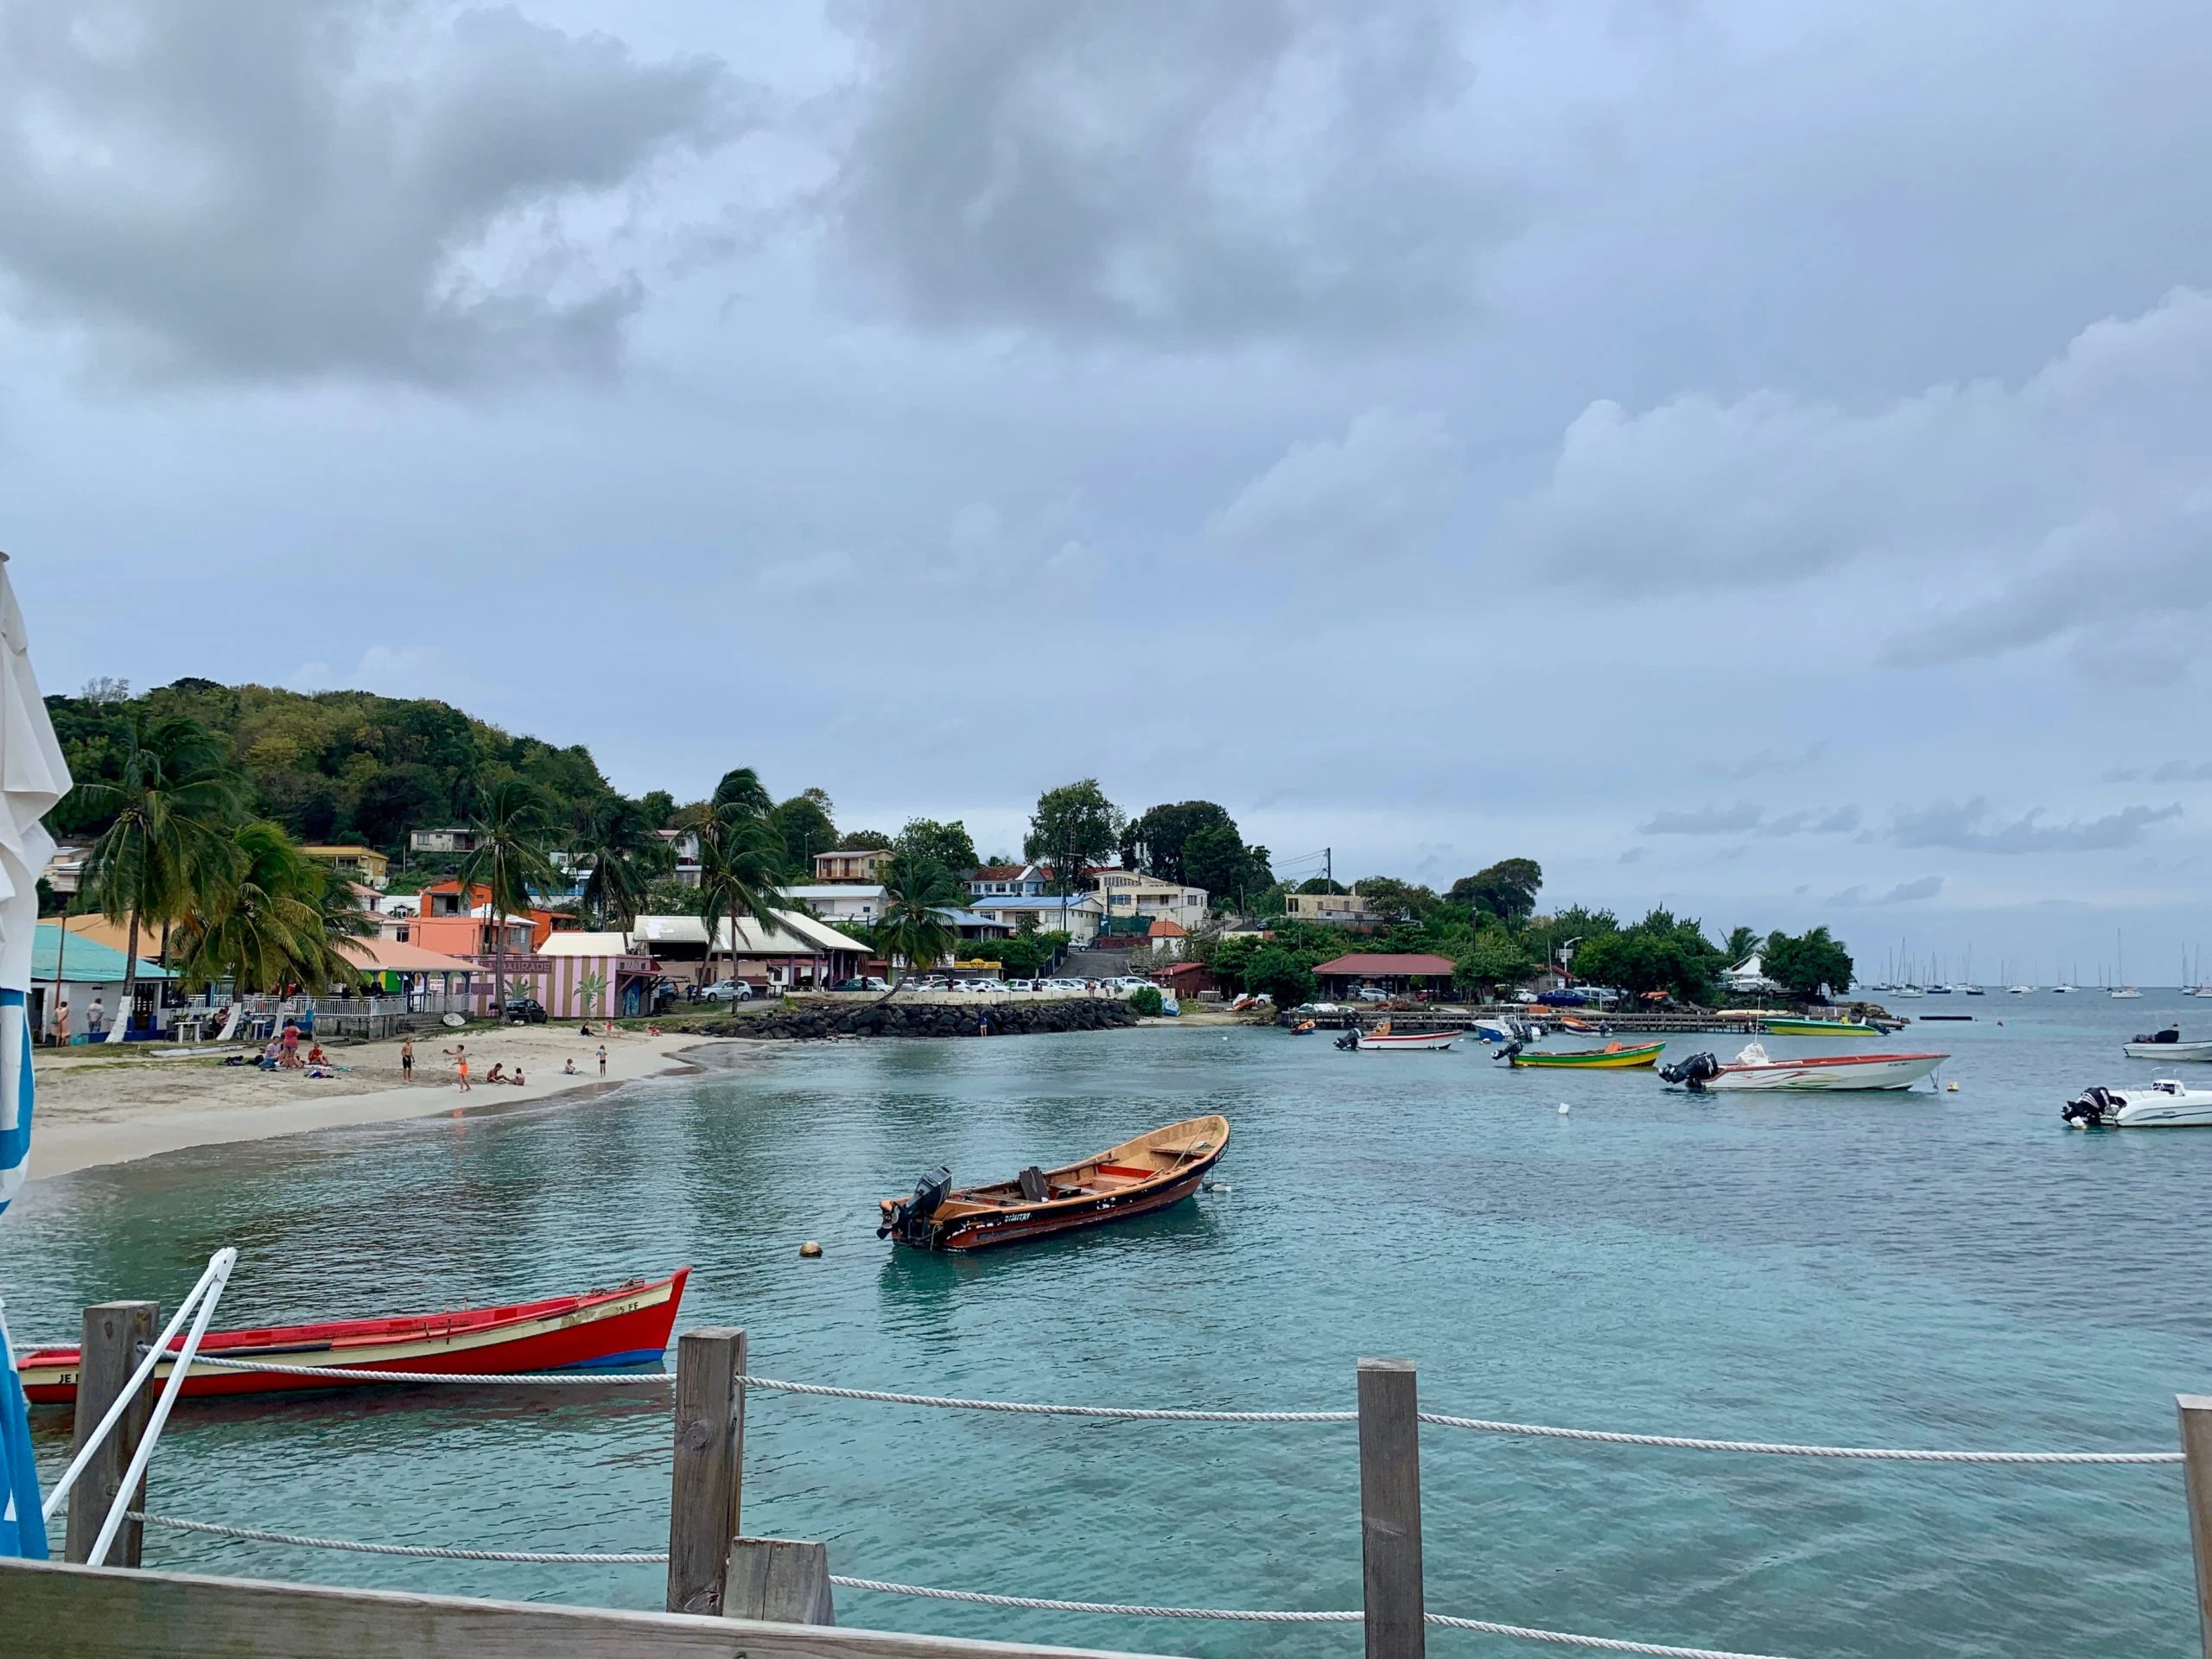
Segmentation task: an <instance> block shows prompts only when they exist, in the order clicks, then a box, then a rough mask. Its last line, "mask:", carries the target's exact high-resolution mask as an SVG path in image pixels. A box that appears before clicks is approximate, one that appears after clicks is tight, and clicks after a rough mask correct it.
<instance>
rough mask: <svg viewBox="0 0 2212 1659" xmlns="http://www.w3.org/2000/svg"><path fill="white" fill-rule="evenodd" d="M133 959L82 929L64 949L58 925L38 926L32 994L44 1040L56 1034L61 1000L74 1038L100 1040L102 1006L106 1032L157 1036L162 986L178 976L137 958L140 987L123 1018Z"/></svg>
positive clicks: (33, 1024) (34, 1018) (32, 1012)
mask: <svg viewBox="0 0 2212 1659" xmlns="http://www.w3.org/2000/svg"><path fill="white" fill-rule="evenodd" d="M129 964H130V958H129V957H126V956H124V954H123V952H122V951H120V950H117V949H116V948H115V947H114V946H113V945H111V944H105V943H104V942H103V941H102V940H100V939H99V938H88V937H86V934H85V933H84V932H83V931H80V930H79V929H78V928H75V927H72V928H71V929H70V930H69V937H68V944H67V948H66V949H65V948H64V945H63V944H62V935H61V928H60V925H59V924H58V923H55V922H51V921H47V922H41V923H39V924H38V931H37V934H36V937H35V938H34V940H33V942H32V945H31V984H30V989H29V1028H30V1030H31V1031H32V1032H33V1033H35V1034H36V1035H37V1036H39V1037H40V1038H43V1039H51V1038H52V1037H53V1036H54V1027H55V1016H56V1014H57V1013H58V1012H59V1009H60V1005H61V1004H62V1003H65V1002H66V1003H67V1004H68V1005H69V1040H70V1041H71V1042H72V1043H83V1042H91V1041H94V1040H96V1039H95V1038H94V1036H93V1033H92V1007H93V1005H94V1004H95V1003H97V1004H99V1009H100V1012H101V1014H102V1016H103V1019H102V1026H103V1030H102V1032H101V1033H100V1034H101V1035H102V1036H105V1035H107V1034H108V1033H112V1032H118V1031H121V1032H123V1033H125V1036H126V1039H130V1038H151V1037H154V1036H156V1035H157V1034H158V1025H159V1009H160V1006H161V989H162V985H163V984H164V983H165V982H168V981H170V980H173V979H175V977H176V976H175V974H173V973H171V972H170V971H169V970H168V969H166V968H162V967H158V966H156V964H155V963H150V962H149V961H147V960H146V959H145V958H144V957H140V958H139V959H138V985H137V991H136V992H135V993H134V1006H133V1007H131V1008H130V1010H129V1015H130V1017H129V1020H128V1023H127V1024H126V1022H125V1020H124V1006H123V998H124V985H125V983H126V982H127V976H126V973H125V969H127V968H128V966H129Z"/></svg>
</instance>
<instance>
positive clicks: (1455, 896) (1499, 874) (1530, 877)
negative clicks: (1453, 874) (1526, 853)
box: [1445, 858, 1544, 927]
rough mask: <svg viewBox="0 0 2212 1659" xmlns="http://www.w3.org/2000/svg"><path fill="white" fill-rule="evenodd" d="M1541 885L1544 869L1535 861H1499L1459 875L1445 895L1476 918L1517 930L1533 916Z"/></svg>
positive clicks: (1518, 859) (1511, 859) (1525, 859)
mask: <svg viewBox="0 0 2212 1659" xmlns="http://www.w3.org/2000/svg"><path fill="white" fill-rule="evenodd" d="M1543 885H1544V872H1543V867H1542V866H1541V865H1539V864H1538V863H1537V862H1536V861H1535V859H1533V858H1502V859H1500V860H1499V861H1497V863H1495V864H1492V865H1491V866H1489V867H1488V868H1484V869H1480V870H1478V871H1476V872H1475V873H1474V874H1472V875H1463V876H1461V877H1460V878H1459V880H1457V881H1454V882H1453V883H1452V890H1451V892H1449V893H1446V895H1445V896H1446V898H1447V899H1450V900H1451V902H1452V903H1453V904H1455V905H1464V906H1467V907H1468V908H1469V909H1471V911H1473V912H1474V913H1475V914H1476V915H1478V916H1491V917H1495V918H1497V919H1498V920H1499V921H1501V922H1503V923H1505V924H1506V925H1508V926H1510V927H1519V926H1521V925H1523V924H1524V923H1526V922H1527V921H1528V919H1529V918H1530V917H1531V916H1533V915H1535V913H1536V894H1537V893H1538V892H1539V891H1541V889H1542V887H1543Z"/></svg>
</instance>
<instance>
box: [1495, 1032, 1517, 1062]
mask: <svg viewBox="0 0 2212 1659" xmlns="http://www.w3.org/2000/svg"><path fill="white" fill-rule="evenodd" d="M1519 1052H1521V1039H1519V1038H1518V1037H1516V1038H1515V1039H1513V1040H1512V1041H1511V1042H1510V1043H1507V1044H1506V1045H1504V1046H1503V1047H1502V1048H1500V1049H1499V1050H1498V1051H1497V1054H1496V1056H1495V1057H1494V1058H1497V1059H1501V1060H1503V1061H1504V1062H1505V1063H1506V1065H1512V1064H1513V1057H1514V1056H1515V1055H1516V1054H1518V1053H1519Z"/></svg>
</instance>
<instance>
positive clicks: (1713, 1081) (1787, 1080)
mask: <svg viewBox="0 0 2212 1659" xmlns="http://www.w3.org/2000/svg"><path fill="white" fill-rule="evenodd" d="M1949 1058H1951V1057H1950V1056H1949V1055H1948V1054H1820V1055H1813V1056H1809V1057H1807V1058H1802V1059H1789V1060H1777V1059H1775V1058H1772V1057H1771V1056H1770V1055H1769V1054H1768V1053H1767V1052H1766V1050H1765V1049H1764V1048H1763V1047H1761V1046H1759V1045H1758V1044H1757V1043H1751V1044H1747V1045H1746V1046H1745V1048H1744V1050H1743V1052H1741V1053H1739V1054H1738V1055H1737V1056H1736V1058H1735V1059H1734V1060H1733V1061H1732V1062H1731V1063H1729V1064H1726V1065H1723V1064H1722V1063H1721V1062H1720V1061H1719V1060H1717V1059H1715V1058H1713V1056H1712V1055H1710V1054H1693V1055H1691V1056H1690V1057H1689V1058H1688V1059H1686V1060H1683V1061H1681V1062H1680V1063H1678V1064H1676V1065H1665V1066H1662V1067H1660V1068H1659V1075H1660V1076H1661V1077H1664V1078H1665V1079H1666V1080H1667V1081H1668V1082H1669V1083H1678V1084H1682V1085H1683V1086H1684V1087H1686V1088H1688V1089H1689V1090H1693V1091H1694V1092H1696V1093H1700V1094H1708V1093H1709V1094H1718V1093H1720V1092H1722V1091H1723V1090H1792V1091H1796V1092H1805V1091H1816V1090H1846V1089H1910V1088H1911V1087H1912V1085H1913V1084H1916V1083H1918V1082H1919V1081H1920V1080H1921V1079H1922V1078H1923V1077H1928V1076H1929V1075H1930V1074H1931V1073H1932V1072H1933V1071H1935V1070H1936V1067H1937V1066H1939V1065H1942V1064H1943V1062H1944V1061H1946V1060H1948V1059H1949Z"/></svg>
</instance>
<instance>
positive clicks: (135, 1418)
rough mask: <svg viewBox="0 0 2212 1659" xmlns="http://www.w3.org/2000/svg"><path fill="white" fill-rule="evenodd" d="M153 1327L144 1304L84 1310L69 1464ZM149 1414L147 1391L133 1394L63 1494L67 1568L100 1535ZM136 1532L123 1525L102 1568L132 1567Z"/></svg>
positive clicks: (140, 1497) (136, 1501)
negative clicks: (66, 1519)
mask: <svg viewBox="0 0 2212 1659" xmlns="http://www.w3.org/2000/svg"><path fill="white" fill-rule="evenodd" d="M160 1325H161V1309H160V1308H159V1307H158V1306H156V1305H155V1304H154V1303H152V1302H102V1303H100V1304H99V1306H95V1307H88V1308H86V1310H85V1324H84V1332H83V1340H82V1344H81V1345H80V1348H79V1353H78V1357H77V1427H76V1436H75V1439H74V1440H73V1443H72V1445H71V1446H70V1454H71V1456H74V1455H75V1454H76V1453H77V1452H81V1451H83V1450H84V1449H85V1442H86V1440H88V1439H89V1438H90V1437H91V1435H92V1431H93V1430H94V1429H96V1428H98V1427H99V1426H100V1419H101V1418H103V1417H105V1416H106V1415H107V1413H108V1408H109V1407H111V1406H112V1405H113V1404H114V1403H115V1397H116V1395H119V1394H121V1393H122V1392H123V1385H124V1383H128V1382H129V1381H130V1374H131V1373H132V1372H133V1371H135V1370H137V1369H138V1365H139V1362H140V1361H141V1360H142V1359H143V1357H144V1351H145V1350H146V1349H148V1348H149V1347H151V1346H152V1345H153V1342H154V1332H156V1330H158V1329H159V1328H160ZM153 1408H154V1390H153V1389H152V1388H151V1387H150V1386H149V1387H147V1388H143V1389H139V1390H138V1397H137V1399H136V1400H133V1401H132V1402H130V1407H129V1408H128V1409H126V1410H125V1411H124V1414H123V1415H122V1416H121V1417H120V1418H118V1420H117V1421H116V1425H115V1428H114V1430H113V1431H112V1432H111V1433H110V1434H109V1435H108V1437H107V1439H106V1440H105V1442H104V1443H103V1444H102V1445H101V1446H100V1449H99V1451H98V1452H95V1453H93V1455H92V1461H91V1462H90V1463H88V1464H86V1465H85V1471H84V1473H82V1474H80V1475H79V1476H78V1477H77V1484H75V1485H74V1486H73V1487H71V1488H70V1489H69V1529H68V1532H67V1542H66V1544H65V1545H64V1552H63V1553H64V1554H66V1555H67V1558H68V1559H69V1560H73V1561H79V1562H81V1561H84V1560H86V1559H87V1558H88V1557H90V1555H91V1554H92V1541H93V1540H94V1539H96V1538H98V1537H99V1535H100V1525H101V1523H102V1522H105V1520H106V1519H107V1512H108V1511H109V1510H111V1509H112V1508H114V1507H115V1494H116V1490H117V1488H118V1487H119V1486H120V1485H121V1484H122V1482H123V1471H124V1470H126V1469H128V1468H129V1467H130V1459H132V1458H133V1457H135V1456H136V1455H137V1452H138V1441H139V1440H140V1439H141V1437H143V1435H144V1433H145V1432H146V1419H147V1417H148V1415H149V1414H150V1413H151V1412H152V1411H153ZM130 1507H131V1508H132V1509H134V1510H143V1509H144V1508H145V1507H146V1482H145V1478H144V1477H143V1476H141V1477H140V1478H139V1481H138V1490H137V1492H136V1493H135V1494H133V1495H132V1497H131V1500H130ZM143 1531H144V1529H143V1527H142V1526H140V1524H139V1523H138V1522H136V1521H126V1522H124V1523H123V1530H122V1531H120V1532H118V1534H116V1535H115V1541H114V1542H113V1543H112V1544H111V1545H109V1546H108V1552H107V1564H108V1565H109V1566H110V1567H136V1566H137V1565H138V1548H139V1545H140V1543H141V1541H142V1539H141V1534H142V1533H143Z"/></svg>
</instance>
